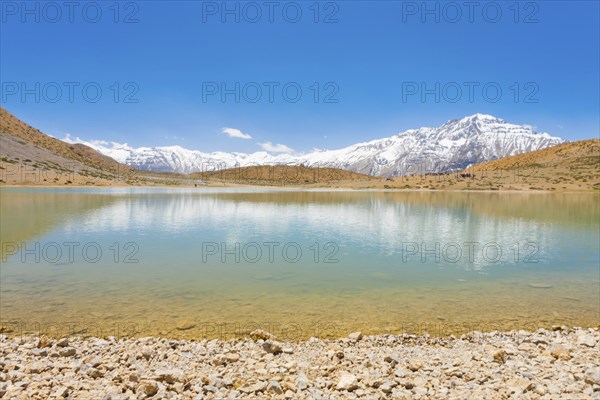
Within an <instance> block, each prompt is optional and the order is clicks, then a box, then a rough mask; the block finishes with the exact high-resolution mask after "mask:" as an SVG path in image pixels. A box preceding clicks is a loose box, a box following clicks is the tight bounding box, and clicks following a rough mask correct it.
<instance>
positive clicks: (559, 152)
mask: <svg viewBox="0 0 600 400" xmlns="http://www.w3.org/2000/svg"><path fill="white" fill-rule="evenodd" d="M519 168H520V169H533V168H568V169H570V170H590V171H589V172H593V171H595V172H596V173H598V172H600V171H599V169H600V139H589V140H580V141H577V142H570V143H563V144H559V145H557V146H553V147H548V148H545V149H542V150H537V151H532V152H529V153H523V154H519V155H516V156H510V157H504V158H500V159H498V160H494V161H488V162H485V163H481V164H477V165H475V166H474V167H473V168H472V169H473V170H489V171H493V170H507V171H508V170H513V169H519ZM590 178H592V176H590Z"/></svg>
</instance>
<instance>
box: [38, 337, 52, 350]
mask: <svg viewBox="0 0 600 400" xmlns="http://www.w3.org/2000/svg"><path fill="white" fill-rule="evenodd" d="M50 346H52V340H50V339H49V338H47V337H46V336H42V337H40V340H39V341H38V345H37V347H38V348H40V349H43V348H45V347H50Z"/></svg>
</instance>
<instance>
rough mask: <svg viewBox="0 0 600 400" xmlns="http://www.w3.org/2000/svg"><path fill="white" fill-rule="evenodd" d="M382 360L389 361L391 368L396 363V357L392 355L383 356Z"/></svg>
mask: <svg viewBox="0 0 600 400" xmlns="http://www.w3.org/2000/svg"><path fill="white" fill-rule="evenodd" d="M383 361H385V362H386V363H389V364H390V367H392V368H394V367H395V366H396V365H398V359H397V358H396V357H393V356H385V358H384V359H383Z"/></svg>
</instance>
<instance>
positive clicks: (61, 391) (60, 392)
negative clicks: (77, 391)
mask: <svg viewBox="0 0 600 400" xmlns="http://www.w3.org/2000/svg"><path fill="white" fill-rule="evenodd" d="M68 395H69V389H68V388H66V387H64V386H61V387H59V388H58V389H56V391H55V392H54V397H58V398H60V397H67V396H68Z"/></svg>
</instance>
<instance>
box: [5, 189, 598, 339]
mask: <svg viewBox="0 0 600 400" xmlns="http://www.w3.org/2000/svg"><path fill="white" fill-rule="evenodd" d="M0 220H1V225H0V228H1V236H2V249H1V256H2V260H1V261H2V263H1V266H0V311H1V313H0V314H1V316H0V320H1V322H2V326H3V328H2V329H3V330H4V331H5V332H9V333H13V334H19V333H47V334H54V335H63V334H72V333H75V334H91V335H99V336H105V335H137V336H145V335H164V336H170V337H185V338H203V337H220V338H228V337H234V336H243V335H245V334H247V333H248V332H249V331H251V330H253V329H255V328H262V329H267V330H271V331H273V332H274V333H275V334H277V335H279V336H280V337H284V338H287V339H301V338H307V337H310V336H321V337H337V336H343V335H345V334H347V333H348V332H351V331H356V330H361V331H363V332H364V333H401V332H409V333H424V332H428V333H430V334H432V335H435V334H440V335H443V334H450V333H454V334H457V333H464V332H466V331H469V330H488V331H489V330H496V329H521V328H523V329H533V328H536V327H538V326H550V325H563V324H565V325H580V326H595V325H598V324H599V323H600V234H599V232H600V195H599V194H595V193H552V194H550V193H548V194H546V193H476V192H471V193H465V192H385V191H380V192H377V191H369V192H359V191H299V190H281V189H279V190H269V189H264V190H262V189H261V190H258V189H208V188H203V189H158V188H143V189H142V188H136V189H129V188H120V189H37V188H36V189H26V188H11V189H7V188H4V189H2V190H0Z"/></svg>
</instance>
